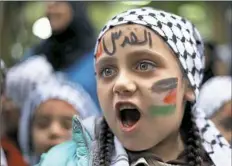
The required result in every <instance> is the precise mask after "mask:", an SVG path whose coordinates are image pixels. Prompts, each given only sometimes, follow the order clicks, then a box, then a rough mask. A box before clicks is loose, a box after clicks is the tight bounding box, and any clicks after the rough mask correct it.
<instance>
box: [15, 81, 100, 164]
mask: <svg viewBox="0 0 232 166" xmlns="http://www.w3.org/2000/svg"><path fill="white" fill-rule="evenodd" d="M93 112H96V114H94V113H93ZM97 113H98V111H97V107H96V105H95V103H94V102H93V101H92V99H91V98H90V96H89V95H88V93H86V92H85V91H84V90H83V89H82V87H81V86H77V85H75V86H74V85H73V84H71V83H69V82H65V81H62V80H59V79H56V78H51V79H49V80H48V81H47V82H45V83H43V84H42V83H41V84H38V85H37V86H36V87H35V89H34V90H33V91H32V92H31V93H30V95H29V96H28V99H27V100H26V103H25V104H24V107H23V110H22V112H21V119H20V125H19V142H20V146H21V149H22V152H23V154H24V156H25V158H26V160H27V161H28V162H29V164H30V165H33V164H35V163H36V162H38V159H39V156H40V155H41V154H42V153H44V152H47V151H48V150H49V149H50V148H51V147H53V146H55V145H57V144H60V143H62V142H64V141H67V140H69V139H71V126H72V117H73V115H77V116H78V117H80V118H83V119H84V118H86V117H89V116H94V115H95V116H96V115H97Z"/></svg>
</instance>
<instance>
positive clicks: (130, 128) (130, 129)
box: [120, 120, 139, 132]
mask: <svg viewBox="0 0 232 166" xmlns="http://www.w3.org/2000/svg"><path fill="white" fill-rule="evenodd" d="M138 122H139V120H138V121H137V122H136V123H135V124H134V125H133V126H131V127H125V126H123V124H122V122H121V120H120V127H121V129H122V131H123V132H132V131H134V130H135V129H136V127H137V125H138Z"/></svg>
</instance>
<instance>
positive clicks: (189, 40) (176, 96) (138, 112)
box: [38, 8, 231, 166]
mask: <svg viewBox="0 0 232 166" xmlns="http://www.w3.org/2000/svg"><path fill="white" fill-rule="evenodd" d="M95 61H96V63H95V67H96V80H97V89H98V98H99V102H100V105H101V108H102V111H103V114H104V117H103V118H102V119H97V118H96V119H95V118H90V119H87V120H84V121H82V120H80V119H79V118H78V117H74V119H73V140H72V141H69V142H66V143H64V144H62V145H60V146H57V147H55V148H53V149H51V151H49V152H48V153H47V154H46V155H43V156H42V159H41V161H40V163H39V164H38V165H39V166H50V165H54V166H80V165H81V166H87V165H94V166H173V165H178V166H183V165H185V166H186V165H188V166H209V165H215V166H229V165H230V163H231V159H230V158H231V156H230V152H231V149H230V148H229V144H228V142H227V141H226V140H225V139H224V138H223V137H222V136H221V135H220V134H219V132H218V131H217V130H216V129H215V127H214V126H213V125H212V123H211V122H210V121H208V120H206V119H205V115H204V112H203V111H201V110H198V109H196V111H194V112H192V111H191V107H192V105H193V103H194V102H195V100H196V98H197V95H198V93H199V87H200V84H201V80H202V77H203V74H202V73H203V64H204V56H203V42H202V40H201V37H200V35H199V32H198V31H197V29H196V28H195V27H194V26H193V24H192V23H190V22H189V21H187V20H186V19H184V18H181V17H179V16H177V15H174V14H170V13H167V12H164V11H161V10H154V9H151V8H139V9H133V10H128V11H126V12H123V13H121V14H119V15H117V16H115V17H114V18H112V20H110V21H109V22H108V23H107V24H106V26H105V27H104V28H103V30H102V32H101V33H100V35H99V38H98V42H97V44H96V51H95ZM193 113H194V114H193ZM57 158H58V159H57Z"/></svg>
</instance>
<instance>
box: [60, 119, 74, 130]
mask: <svg viewBox="0 0 232 166" xmlns="http://www.w3.org/2000/svg"><path fill="white" fill-rule="evenodd" d="M61 125H62V127H63V128H64V129H67V130H69V129H71V128H72V119H66V120H63V121H62V124H61Z"/></svg>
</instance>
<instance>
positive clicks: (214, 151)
mask: <svg viewBox="0 0 232 166" xmlns="http://www.w3.org/2000/svg"><path fill="white" fill-rule="evenodd" d="M122 24H139V25H143V26H145V27H148V28H150V29H151V30H153V31H154V32H156V33H157V34H158V35H159V36H160V37H161V38H162V39H163V40H164V41H165V42H166V43H167V44H168V45H169V47H170V48H171V49H172V51H173V52H174V53H175V55H176V56H177V58H178V60H179V62H180V64H181V66H182V68H183V70H184V72H185V74H186V76H187V78H188V79H189V82H190V84H191V86H192V88H193V89H194V92H195V96H196V98H197V96H198V94H199V88H200V86H201V81H202V78H203V71H204V53H203V52H204V46H203V41H202V39H201V36H200V33H199V32H198V30H197V29H196V28H195V26H194V25H193V24H192V23H191V22H189V21H188V20H186V19H184V18H182V17H180V16H177V15H174V14H171V13H168V12H165V11H162V10H155V9H152V8H138V9H131V10H128V11H126V12H123V13H121V14H118V15H117V16H115V17H113V18H112V19H111V20H110V21H109V22H108V23H107V24H106V25H105V27H104V28H103V29H102V31H101V32H100V34H99V37H98V41H97V43H96V47H95V55H96V53H97V48H98V44H99V41H100V40H101V38H102V36H103V35H104V34H105V32H106V31H108V30H109V29H110V28H113V27H115V26H117V25H122ZM193 109H194V113H195V118H196V124H197V126H198V128H199V130H200V135H201V138H202V139H203V143H202V144H203V147H204V148H205V150H206V152H207V153H208V155H209V156H210V158H211V160H212V161H213V163H214V165H215V166H230V165H231V148H230V146H229V144H228V142H227V141H226V140H225V139H224V138H223V137H222V136H221V134H220V133H219V131H218V130H217V129H216V128H215V126H214V125H213V123H212V122H211V121H210V120H207V119H206V118H205V114H204V111H202V110H200V109H198V108H195V107H194V108H193Z"/></svg>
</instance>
